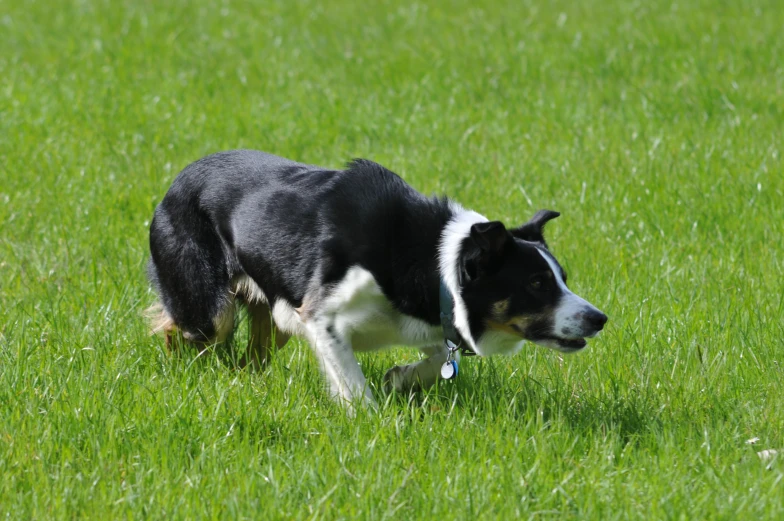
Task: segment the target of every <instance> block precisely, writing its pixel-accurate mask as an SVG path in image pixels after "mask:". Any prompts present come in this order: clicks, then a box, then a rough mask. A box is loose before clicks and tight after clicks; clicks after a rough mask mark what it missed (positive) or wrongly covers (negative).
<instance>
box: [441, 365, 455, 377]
mask: <svg viewBox="0 0 784 521" xmlns="http://www.w3.org/2000/svg"><path fill="white" fill-rule="evenodd" d="M455 376H457V362H456V361H454V360H447V361H446V362H444V365H442V366H441V378H443V379H444V380H451V379H452V378H454V377H455Z"/></svg>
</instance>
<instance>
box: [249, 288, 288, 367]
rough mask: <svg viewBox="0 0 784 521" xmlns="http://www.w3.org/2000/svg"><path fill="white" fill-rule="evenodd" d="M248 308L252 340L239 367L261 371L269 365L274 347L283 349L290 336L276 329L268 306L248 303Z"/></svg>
mask: <svg viewBox="0 0 784 521" xmlns="http://www.w3.org/2000/svg"><path fill="white" fill-rule="evenodd" d="M246 306H247V308H248V320H249V322H250V327H249V330H250V331H249V333H250V338H249V339H248V347H247V348H246V349H245V354H244V355H243V356H242V358H241V359H240V361H239V366H240V367H246V366H249V367H251V368H252V369H255V370H259V369H262V368H263V367H264V366H266V365H267V363H268V361H269V357H270V354H271V351H272V350H273V347H277V348H279V349H280V348H282V347H283V346H284V345H286V342H288V340H289V335H287V334H286V333H284V332H282V331H280V330H279V329H278V328H276V327H275V324H274V323H273V322H272V316H271V313H270V308H269V306H268V305H267V304H265V303H262V302H248V303H247V304H246Z"/></svg>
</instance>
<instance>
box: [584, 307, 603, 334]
mask: <svg viewBox="0 0 784 521" xmlns="http://www.w3.org/2000/svg"><path fill="white" fill-rule="evenodd" d="M585 320H586V322H588V324H590V325H591V327H592V328H594V329H595V330H596V331H601V330H602V329H603V328H604V325H605V324H606V323H607V315H605V314H604V313H602V312H601V311H599V310H598V309H592V310H590V311H588V312H587V313H586V314H585Z"/></svg>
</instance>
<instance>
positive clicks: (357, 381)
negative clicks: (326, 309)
mask: <svg viewBox="0 0 784 521" xmlns="http://www.w3.org/2000/svg"><path fill="white" fill-rule="evenodd" d="M308 332H309V336H310V343H311V346H312V347H313V351H314V352H315V354H316V357H317V358H318V360H319V363H320V364H321V367H322V369H323V370H324V374H325V375H326V377H327V381H328V382H329V386H330V390H331V391H332V395H333V396H334V397H335V398H337V399H338V400H340V401H342V402H345V403H347V405H348V406H349V409H350V410H352V411H353V410H354V408H355V407H357V406H362V407H371V408H376V407H377V405H376V400H375V399H374V398H373V394H372V393H371V392H370V389H369V388H368V385H367V380H366V379H365V375H364V374H363V373H362V368H361V367H360V366H359V362H357V358H356V357H355V356H354V351H353V350H352V349H351V343H350V342H349V341H348V339H347V338H346V335H345V334H344V333H342V332H341V331H340V330H339V328H338V327H337V325H336V323H335V320H334V319H331V318H330V317H322V318H320V319H316V320H313V321H312V322H311V323H310V324H309V326H308Z"/></svg>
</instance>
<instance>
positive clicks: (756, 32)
mask: <svg viewBox="0 0 784 521" xmlns="http://www.w3.org/2000/svg"><path fill="white" fill-rule="evenodd" d="M480 5H482V4H481V3H479V2H468V1H458V2H447V1H441V2H421V3H416V2H415V3H412V2H410V1H408V0H404V1H403V2H399V1H392V0H383V1H381V2H368V1H362V2H360V1H358V0H357V1H355V2H346V1H344V2H318V1H315V0H312V1H306V2H294V1H292V0H279V1H277V2H269V3H259V4H256V3H251V2H248V1H246V0H231V1H229V0H222V1H215V2H207V1H205V0H199V1H184V0H177V1H172V2H153V1H150V0H147V1H127V2H120V1H115V2H109V1H102V2H101V1H88V0H82V1H68V2H54V1H53V0H49V1H43V0H39V1H33V0H27V1H24V0H0V226H1V228H0V515H2V517H3V518H5V519H41V520H43V519H66V518H67V519H75V518H92V519H118V518H122V519H145V518H153V519H154V518H157V519H202V518H212V519H236V518H245V519H251V518H256V519H290V518H297V519H337V518H343V519H354V518H359V519H373V520H379V519H441V520H448V519H453V518H454V519H475V518H482V519H512V518H515V517H519V518H524V519H556V518H558V519H562V518H564V519H569V518H572V519H577V518H579V519H601V520H606V519H633V518H646V519H688V520H691V519H782V518H784V479H783V478H784V320H783V316H784V240H782V236H783V235H784V165H783V164H782V159H781V156H782V152H784V151H783V150H782V148H784V38H782V28H783V27H784V6H782V3H781V1H780V0H771V1H764V0H752V1H749V2H729V1H721V0H719V1H708V0H684V1H682V2H681V1H667V2H664V1H660V0H653V1H651V2H643V1H638V0H633V1H631V2H625V1H622V0H586V1H582V2H573V1H566V0H558V1H555V2H533V1H530V0H522V1H512V0H509V1H499V2H493V3H485V5H482V6H481V7H480ZM240 147H244V148H258V149H262V150H265V151H269V152H273V153H276V154H279V155H283V156H286V157H290V158H294V159H298V160H302V161H305V162H309V163H316V164H322V165H326V166H331V167H339V166H340V165H341V164H343V163H344V162H345V161H347V160H348V159H350V158H352V157H367V158H370V159H373V160H376V161H378V162H380V163H382V164H384V165H386V166H387V167H389V168H391V169H392V170H394V171H396V172H398V173H399V174H401V175H402V176H403V177H404V178H405V179H407V180H408V181H409V182H410V183H411V184H413V185H414V186H415V187H417V188H418V189H420V190H421V191H423V192H425V193H433V192H437V193H442V192H445V193H447V194H449V195H450V196H452V197H454V198H455V199H457V200H458V201H460V202H462V203H463V204H464V205H465V206H467V207H471V208H473V209H475V210H477V211H479V212H481V213H484V214H485V215H487V216H488V217H491V218H496V219H501V220H504V221H505V222H507V223H510V224H519V223H521V222H523V221H524V220H527V219H528V218H529V217H530V216H531V215H532V214H533V212H534V211H535V210H536V209H539V208H553V209H556V210H559V211H561V212H562V214H563V215H562V217H561V218H560V219H558V220H557V221H555V222H553V223H552V224H551V225H550V227H549V228H548V230H549V239H550V243H551V247H552V248H553V250H554V251H555V253H556V254H557V255H558V257H559V259H560V260H561V261H562V262H563V264H564V265H565V267H566V269H567V270H568V272H569V274H570V277H569V279H570V283H571V285H572V287H573V288H575V289H576V291H577V292H578V293H579V294H581V295H584V296H585V297H586V298H588V299H589V300H591V301H592V302H594V303H596V304H597V305H599V306H600V307H601V308H602V309H603V310H605V311H606V312H607V313H608V315H609V316H610V322H609V324H608V327H607V329H606V331H605V332H604V333H603V334H602V335H601V336H600V337H599V338H597V339H595V340H594V341H593V342H592V343H591V348H590V349H589V350H587V351H586V352H584V353H581V354H579V355H576V356H571V357H561V356H559V355H558V354H557V353H554V352H552V351H548V350H546V349H544V348H538V347H534V346H529V347H526V348H525V349H524V351H523V352H522V353H520V354H518V355H516V356H514V357H511V358H495V359H484V360H478V359H470V360H464V362H463V363H462V365H461V374H460V377H459V379H458V380H457V381H455V382H448V383H446V384H442V385H441V386H440V387H439V388H437V389H434V390H432V391H431V392H428V393H426V394H424V395H419V396H416V397H415V398H414V399H412V400H411V401H410V402H406V400H404V399H401V398H393V399H391V400H388V401H387V402H386V404H385V405H383V406H382V408H381V411H380V412H379V413H378V414H375V415H371V414H360V415H359V416H358V417H357V418H355V419H349V418H347V416H346V415H345V414H344V411H343V410H342V409H341V408H340V407H339V406H337V405H335V404H333V403H331V402H330V401H329V399H328V398H327V397H326V394H325V393H324V392H323V389H322V387H323V385H322V382H321V380H320V378H319V376H318V369H317V367H316V362H315V360H314V358H313V356H312V355H311V353H310V351H309V349H308V347H307V345H306V344H305V343H304V342H299V341H292V342H290V343H289V344H288V346H287V347H286V348H285V350H284V351H282V352H280V353H279V355H278V356H277V357H276V358H275V361H274V363H273V364H272V366H271V367H270V368H269V370H267V371H266V372H264V373H263V374H247V373H246V372H242V371H237V370H236V369H235V368H234V367H233V366H232V364H231V363H229V362H227V361H226V360H222V359H220V358H219V357H205V358H199V359H196V360H194V357H193V356H192V355H191V356H186V357H183V358H179V359H177V358H175V359H173V358H171V357H170V356H169V355H168V354H167V352H166V350H165V348H164V346H163V343H162V340H161V339H160V338H155V337H149V336H148V335H147V333H146V329H145V324H144V322H143V319H142V317H141V311H142V310H143V308H145V307H146V306H148V305H149V304H150V303H151V302H152V301H153V298H154V297H153V294H152V293H151V292H150V290H149V289H148V284H147V282H146V279H145V276H144V265H145V262H146V257H147V255H148V248H147V233H148V225H149V220H150V218H151V216H152V211H153V208H154V207H155V205H156V203H157V202H158V201H159V200H160V199H161V198H162V197H163V194H164V193H165V191H166V189H167V188H168V186H169V183H170V182H171V181H172V179H173V178H174V176H175V175H176V174H177V172H178V171H179V170H180V169H181V168H183V167H184V166H185V165H187V164H188V163H189V162H191V161H193V160H196V159H198V158H200V157H202V156H204V155H206V154H209V153H211V152H215V151H218V150H222V149H229V148H240ZM239 336H240V337H241V336H242V333H240V334H239ZM417 356H418V355H417V354H416V352H414V351H412V350H406V349H397V350H392V351H388V352H384V353H381V354H376V355H372V356H367V357H362V358H361V362H362V365H363V366H364V368H365V372H366V374H367V375H368V376H369V379H370V381H371V382H372V384H373V385H377V386H379V385H380V383H381V378H382V376H383V374H384V372H385V371H386V369H388V368H389V367H391V366H392V365H393V364H396V363H402V362H405V361H410V360H413V359H416V357H417ZM377 394H378V397H379V399H380V400H382V402H383V400H384V397H383V396H382V395H381V394H380V393H377ZM750 438H759V441H758V442H757V443H756V444H754V445H749V444H747V443H746V440H748V439H750ZM765 449H776V450H780V451H781V453H780V454H779V455H778V456H775V457H773V458H772V459H769V460H763V459H762V458H760V457H759V456H758V454H757V453H758V452H759V451H762V450H765Z"/></svg>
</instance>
